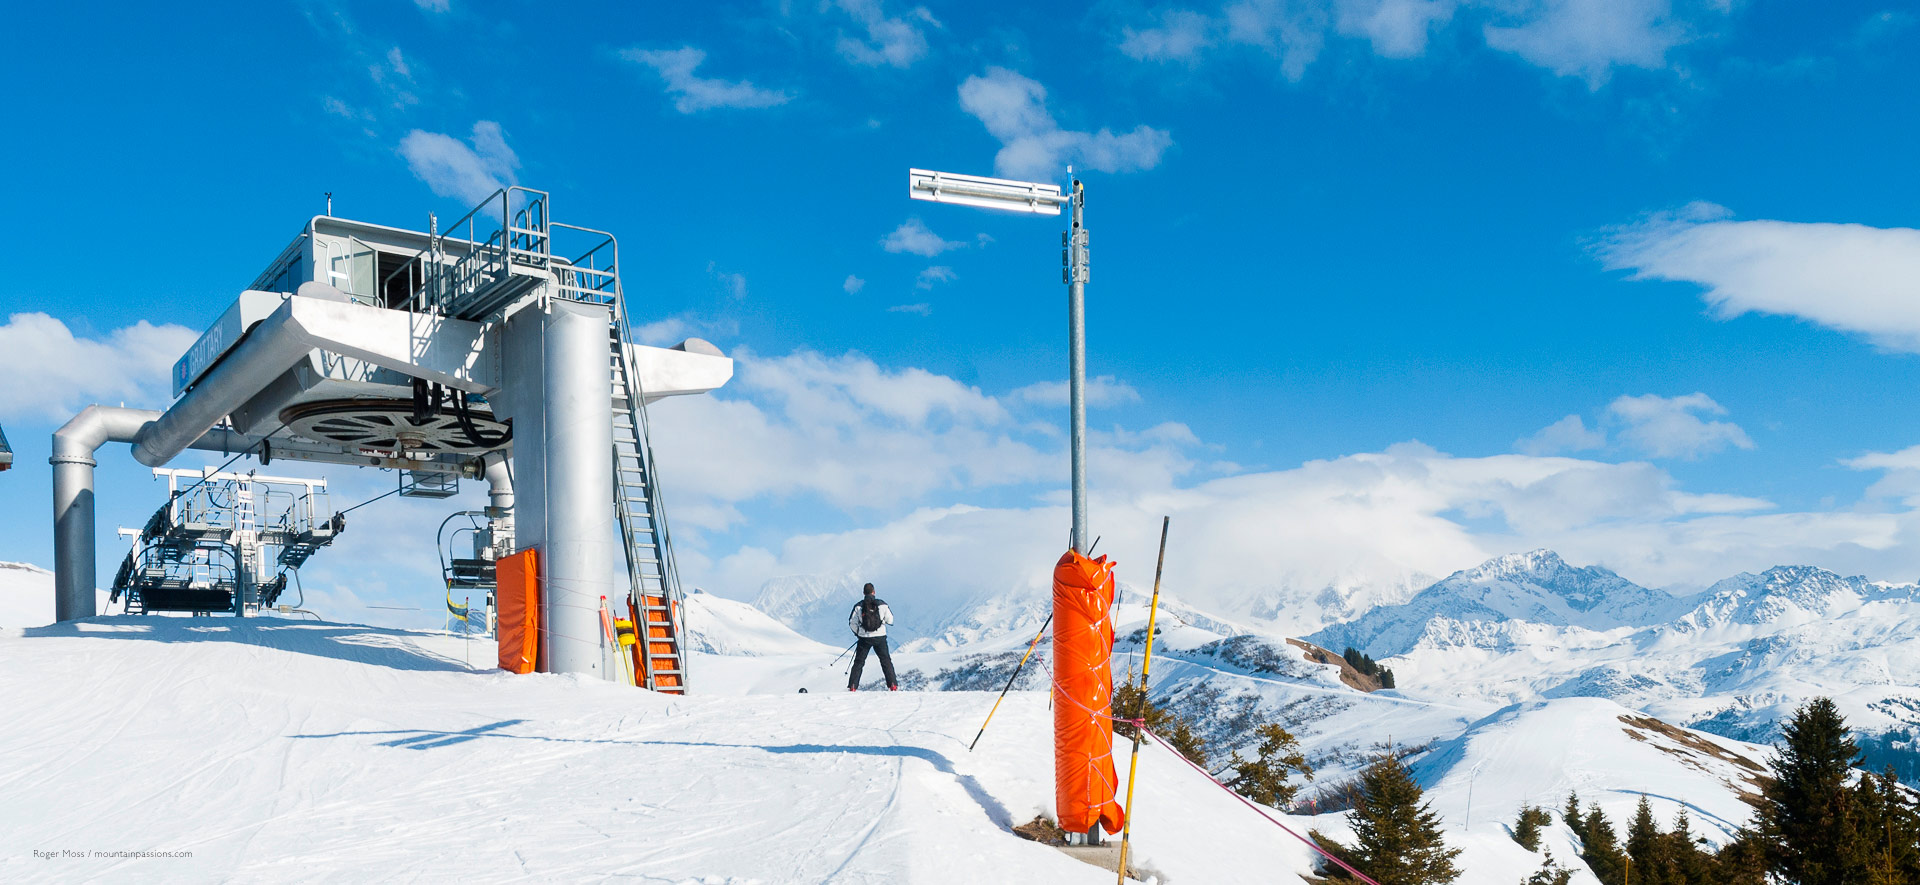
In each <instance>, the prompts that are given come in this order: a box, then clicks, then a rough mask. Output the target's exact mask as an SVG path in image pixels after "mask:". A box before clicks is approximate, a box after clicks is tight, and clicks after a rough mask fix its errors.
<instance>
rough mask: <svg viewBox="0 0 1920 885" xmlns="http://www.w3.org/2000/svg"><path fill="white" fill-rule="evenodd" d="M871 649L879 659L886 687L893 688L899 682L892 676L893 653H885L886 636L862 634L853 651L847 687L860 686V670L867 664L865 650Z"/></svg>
mask: <svg viewBox="0 0 1920 885" xmlns="http://www.w3.org/2000/svg"><path fill="white" fill-rule="evenodd" d="M869 650H871V651H872V652H873V653H874V656H876V657H878V658H879V659H880V672H881V673H883V674H885V675H886V677H887V687H888V688H893V687H894V686H897V685H899V684H900V683H899V682H897V681H895V680H894V678H893V655H890V654H887V637H885V636H862V637H860V642H859V647H858V648H856V649H854V651H853V672H852V673H850V674H848V675H847V687H848V688H859V687H860V670H861V668H863V667H865V666H866V665H867V652H868V651H869Z"/></svg>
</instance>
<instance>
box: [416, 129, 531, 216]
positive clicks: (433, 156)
mask: <svg viewBox="0 0 1920 885" xmlns="http://www.w3.org/2000/svg"><path fill="white" fill-rule="evenodd" d="M400 156H402V157H404V158H406V161H407V168H408V169H409V170H412V172H413V174H414V177H416V178H418V179H420V180H421V181H424V182H426V184H427V187H428V188H431V189H432V190H433V192H434V193H436V194H439V195H440V196H443V197H453V198H456V199H459V200H462V201H464V202H467V203H478V202H480V201H481V200H484V199H486V198H487V197H488V196H490V195H491V194H492V193H493V192H494V191H497V190H499V189H501V188H503V187H506V186H507V185H510V184H513V183H514V180H515V179H514V170H515V169H518V168H520V158H519V157H518V156H515V155H514V153H513V149H512V148H509V147H507V140H506V137H505V136H504V135H503V134H502V133H501V131H500V124H498V123H495V122H492V121H490V120H481V121H480V122H478V123H475V124H473V139H472V145H471V146H469V145H468V144H466V143H463V142H461V141H460V140H459V139H457V138H454V137H453V136H450V135H442V134H440V133H438V132H425V131H422V130H419V129H415V130H413V131H412V132H409V133H407V136H406V137H405V138H402V139H400Z"/></svg>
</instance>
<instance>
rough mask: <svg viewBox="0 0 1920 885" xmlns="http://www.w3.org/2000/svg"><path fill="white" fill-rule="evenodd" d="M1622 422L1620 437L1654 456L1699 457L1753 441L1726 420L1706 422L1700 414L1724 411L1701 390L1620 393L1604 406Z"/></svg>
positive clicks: (1744, 447)
mask: <svg viewBox="0 0 1920 885" xmlns="http://www.w3.org/2000/svg"><path fill="white" fill-rule="evenodd" d="M1607 413H1608V414H1609V415H1611V416H1612V417H1613V418H1615V419H1617V420H1618V421H1620V422H1621V424H1622V425H1624V426H1622V428H1621V430H1620V434H1619V436H1620V440H1621V441H1622V442H1625V443H1627V444H1629V445H1632V446H1635V447H1636V448H1638V449H1640V450H1641V451H1642V452H1645V453H1646V454H1648V455H1651V456H1653V457H1656V458H1674V457H1679V458H1698V457H1700V456H1702V455H1710V454H1713V453H1714V452H1719V451H1724V450H1725V449H1727V448H1728V447H1735V448H1742V449H1751V448H1753V440H1752V439H1750V438H1748V437H1747V432H1746V431H1744V430H1741V429H1740V426H1739V425H1737V424H1734V423H1732V422H1729V421H1705V420H1702V419H1701V418H1700V415H1699V414H1695V413H1700V414H1706V415H1724V414H1726V413H1727V410H1726V409H1725V408H1724V407H1722V406H1721V405H1720V404H1719V403H1717V402H1714V401H1713V398H1712V397H1710V396H1707V395H1706V394H1704V393H1691V394H1688V395H1686V396H1675V397H1663V396H1659V395H1657V394H1651V393H1649V394H1645V395H1643V396H1623V397H1620V398H1619V399H1616V400H1614V401H1613V404H1612V405H1609V406H1608V407H1607Z"/></svg>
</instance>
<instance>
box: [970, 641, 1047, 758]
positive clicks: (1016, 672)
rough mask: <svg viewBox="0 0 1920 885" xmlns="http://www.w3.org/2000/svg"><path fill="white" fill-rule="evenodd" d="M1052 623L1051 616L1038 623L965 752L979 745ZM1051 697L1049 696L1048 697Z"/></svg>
mask: <svg viewBox="0 0 1920 885" xmlns="http://www.w3.org/2000/svg"><path fill="white" fill-rule="evenodd" d="M1051 623H1053V614H1052V613H1048V614H1047V619H1046V620H1044V621H1041V622H1040V632H1038V633H1035V634H1033V641H1032V642H1029V643H1027V653H1026V654H1023V655H1021V656H1020V666H1018V667H1015V668H1013V675H1012V676H1008V677H1007V684H1006V687H1005V688H1002V689H1000V697H998V698H996V699H995V700H994V702H993V709H991V710H988V711H987V721H986V722H982V723H980V730H979V731H976V732H974V733H973V743H972V744H968V745H967V752H969V753H971V752H973V747H974V744H978V743H980V736H981V735H983V734H986V733H987V723H988V722H992V721H993V714H995V713H998V712H1000V702H1001V701H1004V700H1006V699H1007V692H1009V691H1011V690H1012V689H1013V681H1014V680H1015V679H1019V678H1020V671H1021V670H1025V669H1026V668H1027V659H1028V658H1030V657H1033V650H1034V649H1035V648H1037V647H1039V645H1040V637H1042V636H1045V635H1047V625H1048V624H1051ZM1048 697H1049V698H1051V697H1052V695H1051V694H1049V695H1048Z"/></svg>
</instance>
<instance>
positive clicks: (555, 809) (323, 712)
mask: <svg viewBox="0 0 1920 885" xmlns="http://www.w3.org/2000/svg"><path fill="white" fill-rule="evenodd" d="M469 651H471V660H473V661H475V662H476V663H475V665H474V666H476V667H482V668H485V667H490V666H491V661H492V658H493V649H492V647H491V644H490V643H483V642H480V641H475V642H473V644H472V646H471V649H469V647H468V645H467V643H466V642H465V641H464V640H462V639H460V638H458V637H450V636H439V635H434V634H421V633H410V632H404V631H396V630H389V629H383V628H375V627H363V626H353V625H347V624H335V623H326V622H320V623H315V622H296V621H291V620H280V619H271V618H262V619H252V620H239V619H221V620H212V619H185V618H152V617H148V618H124V617H104V618H98V619H93V620H89V621H83V622H77V623H63V624H60V625H58V626H54V627H41V628H26V629H20V628H10V629H6V630H4V631H0V697H6V698H7V699H8V700H9V706H10V707H11V708H12V710H13V711H14V712H13V714H12V715H13V720H12V725H11V727H10V728H8V729H6V730H5V732H4V734H0V758H4V759H6V760H7V765H6V766H5V773H4V774H0V792H3V793H4V794H5V795H6V797H7V802H8V805H9V808H10V812H9V819H10V820H12V821H15V822H16V825H15V826H13V827H10V828H9V830H8V832H6V833H5V834H3V835H0V842H4V843H5V845H4V850H0V879H4V880H6V881H13V882H18V881H54V880H63V881H65V880H73V879H75V878H76V877H79V878H88V879H106V880H111V879H116V878H122V877H137V879H138V880H139V881H149V882H150V881H178V882H185V881H209V880H238V881H281V882H284V881H323V880H324V881H376V880H379V881H408V880H419V879H432V880H436V881H448V880H459V881H509V880H512V881H527V880H533V881H584V880H590V879H603V878H605V879H614V880H629V881H641V882H676V883H677V882H697V883H730V885H731V883H750V882H841V883H882V882H903V881H910V882H927V883H946V882H952V883H977V882H986V881H992V882H1013V881H1032V882H1040V881H1045V882H1087V883H1094V882H1111V881H1113V874H1112V873H1110V872H1104V871H1102V870H1100V869H1098V868H1096V867H1093V866H1089V865H1087V864H1083V863H1081V862H1079V861H1076V860H1073V859H1071V858H1068V857H1067V856H1065V855H1063V854H1061V853H1059V852H1058V851H1056V850H1054V849H1052V848H1049V847H1045V846H1043V845H1040V844H1038V843H1033V842H1028V841H1025V840H1022V839H1021V838H1019V837H1017V836H1015V835H1014V834H1013V833H1012V832H1010V829H1011V827H1013V826H1014V825H1016V824H1019V823H1025V822H1026V821H1028V820H1030V819H1032V818H1033V817H1034V816H1035V815H1037V814H1039V813H1041V812H1042V810H1043V809H1045V808H1047V807H1048V806H1049V805H1050V804H1051V801H1052V792H1053V777H1052V775H1053V773H1052V762H1053V758H1052V753H1051V740H1052V737H1051V729H1050V728H1049V725H1048V723H1049V718H1048V717H1049V715H1050V714H1049V712H1048V710H1047V696H1046V694H1044V693H1041V692H1016V693H1014V694H1013V695H1012V696H1010V697H1009V698H1008V700H1007V702H1006V704H1005V705H1004V706H1003V707H1002V709H1001V710H1000V712H999V716H998V717H997V718H996V720H995V723H994V728H993V730H992V731H990V732H989V733H988V735H987V738H986V740H984V741H983V742H982V745H981V747H980V748H979V749H978V750H976V751H975V752H973V753H971V754H970V753H968V752H967V746H966V745H967V741H968V740H970V739H971V738H972V737H973V734H974V731H975V730H976V729H977V727H978V726H979V722H980V717H981V716H982V715H983V714H984V712H985V709H986V706H987V705H988V704H989V703H991V700H992V696H991V694H989V693H985V692H900V693H888V692H862V693H858V694H848V693H847V692H845V691H844V689H843V688H842V689H841V690H837V691H835V690H832V689H834V683H835V682H837V681H839V680H840V679H842V678H843V677H842V675H841V673H840V672H839V671H838V670H834V669H829V668H827V667H824V666H821V665H822V664H824V663H825V662H826V661H827V660H828V658H829V657H830V653H825V654H809V655H772V656H762V657H753V658H748V657H725V658H722V657H716V656H700V657H698V658H696V661H695V665H696V667H698V668H700V672H701V673H702V676H703V678H704V679H705V680H706V683H705V684H706V685H707V686H709V687H710V689H711V691H712V692H713V693H705V694H696V695H693V696H688V697H668V696H665V695H661V694H657V693H653V692H637V691H633V690H632V689H630V688H623V687H622V686H618V685H615V684H612V683H607V682H604V681H600V680H594V679H583V678H579V677H573V676H558V675H546V674H533V675H529V676H516V675H510V674H507V673H504V672H502V671H499V670H484V669H482V670H470V669H469V668H468V665H467V663H466V661H467V660H468V657H467V656H468V654H469ZM809 672H810V673H812V674H814V675H812V676H808V675H807V674H808V673H809ZM790 674H791V675H794V676H797V677H799V678H802V679H805V680H806V681H805V683H804V684H806V685H807V686H808V687H809V688H810V691H808V692H807V693H804V694H802V693H799V692H798V688H799V687H800V686H799V685H795V684H794V681H793V679H791V678H789V675H790ZM760 682H771V683H779V684H781V685H782V687H783V688H784V690H783V691H781V692H780V693H778V694H774V693H767V694H758V693H750V690H751V689H754V688H755V686H756V683H760ZM156 685H157V686H159V687H158V688H156ZM763 688H764V689H765V690H767V691H769V692H771V690H772V686H771V685H766V686H763ZM1141 767H1142V775H1141V784H1142V786H1141V788H1140V793H1139V798H1138V800H1137V801H1138V804H1139V808H1140V812H1139V814H1140V819H1139V822H1138V824H1137V826H1136V829H1135V832H1134V841H1135V846H1136V857H1137V858H1138V861H1139V864H1140V865H1141V866H1143V867H1146V868H1152V869H1155V870H1159V871H1161V872H1163V873H1165V874H1166V875H1167V876H1168V877H1171V878H1174V879H1177V880H1178V881H1185V882H1226V881H1234V880H1236V878H1238V877H1239V876H1241V875H1242V874H1243V873H1244V872H1245V871H1247V870H1252V869H1264V870H1299V871H1302V872H1304V871H1306V870H1307V869H1308V866H1307V864H1308V857H1307V855H1308V852H1307V851H1306V849H1305V848H1303V847H1301V846H1299V845H1287V844H1283V842H1282V839H1283V838H1284V837H1281V836H1280V834H1279V833H1278V831H1276V830H1273V829H1272V828H1271V827H1270V825H1268V824H1264V823H1262V822H1261V821H1259V820H1258V819H1256V818H1254V817H1253V816H1251V815H1250V814H1249V813H1248V812H1247V810H1246V809H1245V808H1244V807H1241V806H1240V805H1239V804H1238V803H1237V802H1235V800H1234V799H1233V798H1232V797H1231V796H1229V795H1226V794H1224V793H1221V792H1219V791H1218V790H1217V789H1215V788H1214V787H1213V786H1211V785H1210V784H1208V783H1206V782H1205V781H1203V780H1201V779H1199V778H1197V777H1195V776H1193V775H1192V773H1191V772H1190V771H1188V770H1186V769H1185V766H1184V765H1182V764H1181V763H1180V762H1179V761H1178V760H1177V759H1175V758H1173V757H1172V756H1170V755H1168V754H1167V751H1165V750H1164V749H1162V748H1159V747H1150V748H1148V749H1146V750H1143V752H1142V759H1141ZM29 849H33V850H39V851H56V852H57V851H59V850H61V849H67V850H77V851H89V850H91V851H95V852H106V851H117V850H162V851H176V852H177V851H187V852H192V856H191V857H173V858H142V859H62V858H54V859H36V858H35V857H33V856H32V855H31V854H30V853H29Z"/></svg>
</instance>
